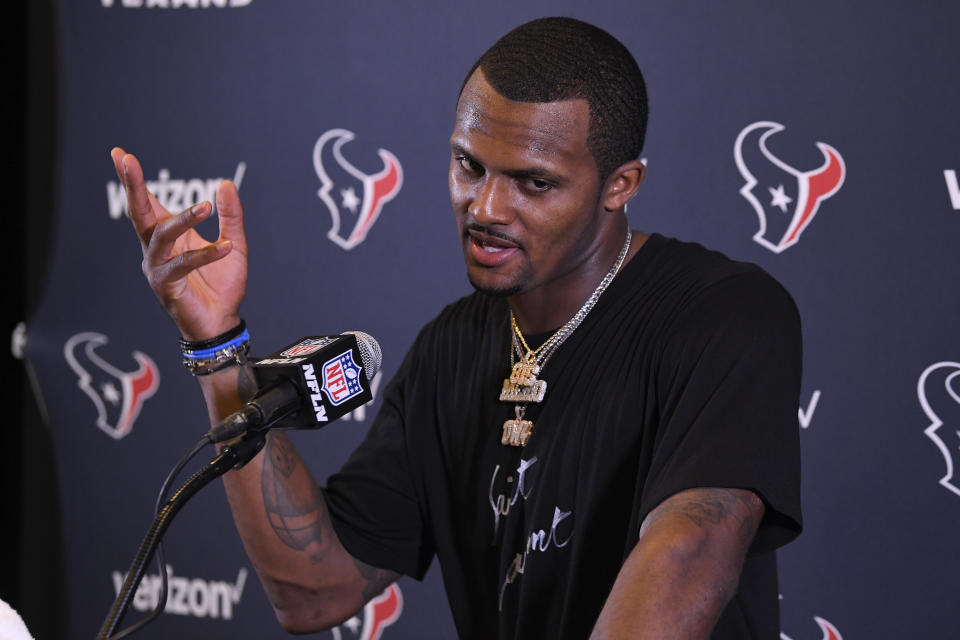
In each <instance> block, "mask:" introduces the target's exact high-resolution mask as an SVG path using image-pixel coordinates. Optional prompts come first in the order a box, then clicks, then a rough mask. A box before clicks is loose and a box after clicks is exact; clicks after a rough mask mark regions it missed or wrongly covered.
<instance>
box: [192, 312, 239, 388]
mask: <svg viewBox="0 0 960 640" xmlns="http://www.w3.org/2000/svg"><path fill="white" fill-rule="evenodd" d="M179 342H180V349H181V351H182V353H183V366H184V367H186V369H187V371H189V372H190V373H191V374H193V375H195V376H205V375H208V374H211V373H214V372H216V371H220V370H221V369H225V368H227V367H229V366H233V365H234V364H243V363H245V362H246V361H247V354H248V353H249V352H250V332H249V331H247V325H246V323H245V322H244V321H243V320H241V321H240V324H238V325H237V326H236V327H234V328H233V329H230V330H229V331H226V332H224V333H221V334H220V335H219V336H215V337H213V338H209V339H207V340H184V339H183V338H180V340H179Z"/></svg>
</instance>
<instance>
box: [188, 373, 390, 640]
mask: <svg viewBox="0 0 960 640" xmlns="http://www.w3.org/2000/svg"><path fill="white" fill-rule="evenodd" d="M201 388H202V389H203V393H204V397H205V399H206V401H207V407H208V409H209V412H210V418H211V421H212V422H214V423H216V422H219V421H220V420H222V419H223V418H224V417H225V416H226V415H228V414H229V413H231V412H233V411H235V410H236V409H238V408H240V406H241V404H242V402H243V401H244V400H246V399H248V398H249V397H251V396H252V395H253V392H254V391H255V390H256V385H255V384H254V381H253V377H252V372H251V370H250V368H249V367H233V368H231V369H229V370H226V371H223V372H218V373H216V374H213V375H210V376H204V377H203V378H201ZM223 481H224V486H225V488H226V491H227V499H228V501H229V503H230V509H231V511H232V512H233V517H234V520H235V522H236V525H237V530H238V531H239V533H240V537H241V539H242V540H243V544H244V547H245V548H246V551H247V554H248V555H249V556H250V560H251V561H252V562H253V564H254V567H255V569H256V571H257V573H258V575H259V576H260V580H261V582H262V583H263V586H264V589H265V591H266V592H267V595H268V596H269V598H270V601H271V603H272V604H273V607H274V610H275V611H276V613H277V618H278V619H279V620H280V623H281V624H282V625H283V626H284V628H285V629H287V630H288V631H292V632H304V631H312V630H317V629H322V628H326V627H329V626H332V625H334V624H337V623H338V622H340V621H342V620H344V619H346V618H348V617H350V616H351V615H353V614H354V613H355V612H356V611H358V610H359V609H360V608H361V607H363V605H364V604H365V603H366V602H367V601H368V600H369V599H370V598H372V597H374V596H376V595H377V594H378V593H380V592H381V591H382V590H383V589H384V588H386V586H387V585H389V584H390V583H391V582H393V581H394V580H396V578H397V574H395V573H393V572H391V571H386V570H382V569H376V568H373V567H370V566H368V565H366V564H364V563H362V562H360V561H359V560H356V559H354V558H353V557H352V556H351V555H350V554H349V553H348V552H347V551H346V549H344V548H343V546H342V545H341V544H340V540H339V539H338V538H337V535H336V533H335V532H334V530H333V527H332V524H331V522H330V516H329V512H328V511H327V505H326V501H325V500H324V498H323V493H322V492H321V491H320V488H319V486H318V485H317V483H316V482H315V481H314V479H313V477H312V475H311V474H310V471H309V469H308V468H307V466H306V465H305V464H304V462H303V460H302V459H301V458H300V456H299V455H298V454H297V452H296V450H295V449H294V447H293V445H292V444H291V442H290V440H289V439H288V438H287V437H286V436H285V435H283V434H282V433H279V432H272V433H270V434H269V435H268V436H267V443H266V445H265V447H264V450H263V451H262V452H260V454H259V455H257V457H256V458H254V459H253V460H252V461H251V462H250V463H249V464H247V465H246V466H245V467H244V468H243V469H240V470H237V471H231V472H230V473H228V474H227V475H225V476H224V477H223Z"/></svg>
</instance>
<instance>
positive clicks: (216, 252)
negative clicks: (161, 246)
mask: <svg viewBox="0 0 960 640" xmlns="http://www.w3.org/2000/svg"><path fill="white" fill-rule="evenodd" d="M232 248H233V245H232V243H231V242H230V241H229V240H220V241H217V242H214V243H212V244H208V245H206V246H205V247H203V248H201V249H194V250H193V251H184V252H183V253H179V254H177V255H176V256H174V257H172V258H170V259H169V260H167V261H165V262H159V263H157V262H151V260H150V257H149V256H145V257H144V259H143V272H144V274H145V275H146V276H147V280H148V281H149V282H150V286H151V288H152V289H153V290H154V291H155V292H157V294H158V295H159V296H160V298H161V300H164V298H165V296H164V295H163V289H165V288H166V285H173V284H175V283H177V282H178V281H182V280H183V279H184V278H186V277H187V276H188V275H189V274H190V272H192V271H195V270H196V269H199V268H200V267H203V266H205V265H208V264H210V263H211V262H216V261H217V260H219V259H220V258H222V257H224V256H225V255H227V254H228V253H230V250H231V249H232Z"/></svg>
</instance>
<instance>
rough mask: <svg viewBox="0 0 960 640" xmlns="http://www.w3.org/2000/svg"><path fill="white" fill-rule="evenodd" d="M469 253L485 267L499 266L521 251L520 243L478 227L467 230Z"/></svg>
mask: <svg viewBox="0 0 960 640" xmlns="http://www.w3.org/2000/svg"><path fill="white" fill-rule="evenodd" d="M466 236H467V241H468V246H467V250H468V255H469V256H470V257H472V258H473V260H474V261H475V262H477V263H479V264H481V265H483V266H485V267H497V266H500V265H501V264H503V263H504V262H506V261H507V260H509V259H510V258H512V257H513V256H514V255H516V254H517V253H519V252H520V251H521V248H520V245H519V244H518V243H517V242H515V241H513V240H510V239H509V238H507V237H505V236H503V235H500V234H497V235H494V234H491V233H489V232H488V231H482V230H480V229H478V228H468V229H467V230H466Z"/></svg>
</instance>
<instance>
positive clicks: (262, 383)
mask: <svg viewBox="0 0 960 640" xmlns="http://www.w3.org/2000/svg"><path fill="white" fill-rule="evenodd" d="M382 360H383V354H382V352H381V351H380V345H379V344H377V341H376V340H374V339H373V337H372V336H370V335H369V334H366V333H364V332H362V331H347V332H345V333H342V334H340V335H333V336H313V337H308V338H302V339H301V340H298V341H297V342H294V343H293V344H291V345H289V346H287V347H285V348H283V349H281V350H280V351H277V352H276V353H273V354H271V355H269V356H267V357H266V358H261V359H259V360H256V361H253V362H252V363H251V364H252V365H253V374H254V377H255V378H256V381H257V388H258V389H260V391H258V392H257V394H256V395H255V396H254V397H253V398H252V399H251V400H249V401H248V402H247V403H246V404H244V405H243V407H242V408H241V409H240V410H238V411H236V412H234V413H232V414H230V415H229V416H227V417H226V418H225V419H224V420H223V421H222V422H220V423H219V424H217V425H215V426H214V427H213V428H212V429H210V431H209V432H207V439H208V440H209V441H210V442H211V443H217V442H223V441H224V440H229V439H230V438H235V437H237V436H239V435H241V434H243V433H245V432H248V431H266V430H268V429H270V428H274V427H279V428H283V429H316V428H319V427H322V426H324V425H326V424H328V423H330V422H333V421H334V420H336V419H338V418H341V417H343V416H344V415H346V414H348V413H350V412H351V411H353V410H354V409H356V408H357V407H359V406H361V405H363V404H366V403H367V402H370V400H372V399H373V394H372V393H371V391H370V380H372V379H373V376H375V375H376V374H377V372H378V371H379V370H380V364H381V362H382Z"/></svg>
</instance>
